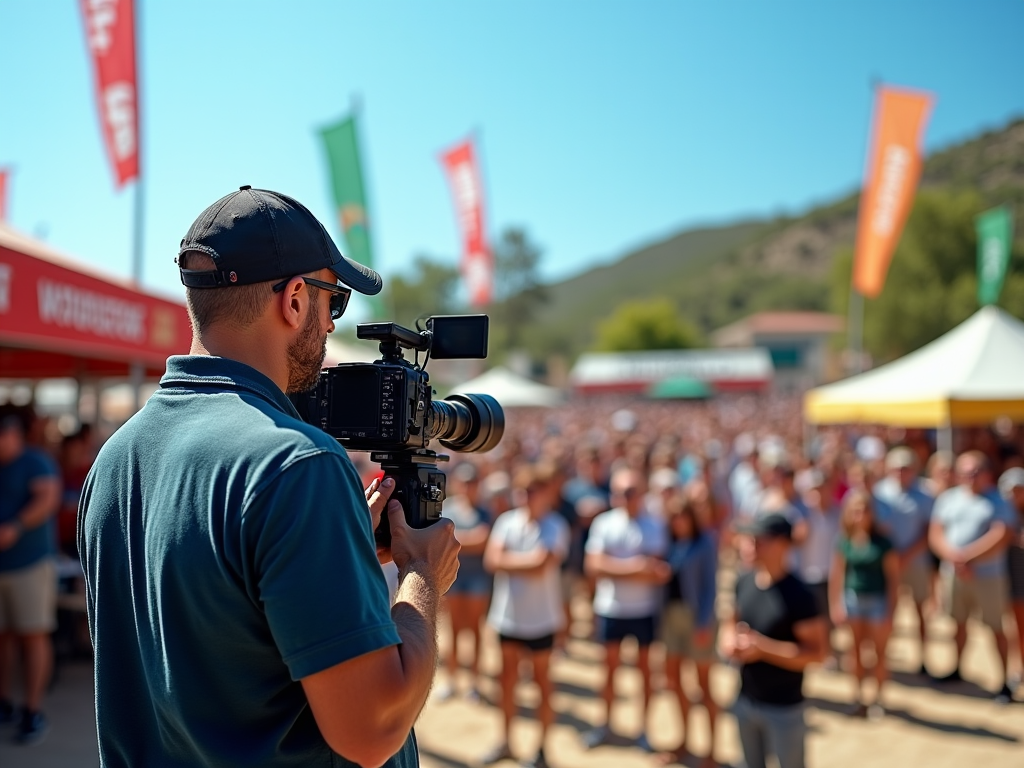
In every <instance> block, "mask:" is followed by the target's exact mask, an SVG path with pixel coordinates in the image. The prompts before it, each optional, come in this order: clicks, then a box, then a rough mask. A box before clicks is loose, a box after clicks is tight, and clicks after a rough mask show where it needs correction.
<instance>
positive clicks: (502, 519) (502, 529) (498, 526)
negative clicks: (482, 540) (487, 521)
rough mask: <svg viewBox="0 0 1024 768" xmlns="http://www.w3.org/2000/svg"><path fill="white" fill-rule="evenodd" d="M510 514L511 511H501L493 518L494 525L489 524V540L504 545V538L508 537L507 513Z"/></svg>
mask: <svg viewBox="0 0 1024 768" xmlns="http://www.w3.org/2000/svg"><path fill="white" fill-rule="evenodd" d="M511 514H512V512H511V511H510V512H502V513H501V514H500V515H498V519H497V520H495V521H494V525H492V526H491V533H490V535H489V537H488V539H489V540H490V541H494V542H497V543H498V544H501V545H502V546H504V545H505V539H506V538H508V525H509V520H510V519H511V518H509V515H511Z"/></svg>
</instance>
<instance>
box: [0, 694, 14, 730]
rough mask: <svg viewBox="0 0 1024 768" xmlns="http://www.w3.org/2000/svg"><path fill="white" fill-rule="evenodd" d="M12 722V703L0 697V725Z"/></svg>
mask: <svg viewBox="0 0 1024 768" xmlns="http://www.w3.org/2000/svg"><path fill="white" fill-rule="evenodd" d="M13 722H14V705H13V704H11V702H9V701H7V699H0V725H7V723H13Z"/></svg>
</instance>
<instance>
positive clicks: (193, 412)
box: [78, 356, 418, 767]
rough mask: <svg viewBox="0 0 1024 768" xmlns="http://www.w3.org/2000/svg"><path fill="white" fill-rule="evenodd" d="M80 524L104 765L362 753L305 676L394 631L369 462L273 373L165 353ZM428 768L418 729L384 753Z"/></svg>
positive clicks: (239, 762)
mask: <svg viewBox="0 0 1024 768" xmlns="http://www.w3.org/2000/svg"><path fill="white" fill-rule="evenodd" d="M78 535H79V549H80V551H81V552H82V556H83V565H84V567H85V575H86V583H87V588H88V607H89V619H90V629H91V632H92V638H93V644H94V646H95V657H96V717H97V721H98V728H99V742H100V762H101V765H103V766H109V767H114V766H142V765H145V766H197V765H209V766H347V765H351V763H350V762H349V761H347V760H345V759H344V758H343V757H340V756H338V755H337V754H335V753H334V752H333V751H332V750H331V749H330V748H329V747H328V745H327V743H326V742H325V741H324V739H323V737H322V736H321V735H320V731H319V729H318V728H317V725H316V723H315V721H314V719H313V715H312V712H311V710H310V708H309V705H308V702H307V701H306V697H305V695H304V693H303V690H302V686H301V684H300V683H299V682H298V681H299V680H300V679H301V678H303V677H306V676H308V675H311V674H313V673H315V672H320V671H322V670H324V669H327V668H329V667H332V666H334V665H335V664H339V663H341V662H343V661H347V660H349V659H352V658H354V657H356V656H360V655H362V654H365V653H368V652H370V651H375V650H378V649H381V648H385V647H387V646H391V645H396V644H398V643H399V637H398V632H397V630H396V629H395V625H394V623H393V622H392V620H391V613H390V606H389V603H388V590H387V585H386V584H385V581H384V576H383V574H382V571H381V568H380V565H379V563H378V562H377V557H376V547H375V545H374V541H373V532H372V531H371V529H370V517H369V513H368V511H367V508H366V500H365V498H364V496H363V492H362V487H361V483H360V480H359V476H358V474H357V473H356V471H355V469H354V467H353V466H352V463H351V462H350V461H349V459H348V456H347V455H346V454H345V452H344V450H343V449H342V448H341V447H340V446H339V445H338V443H337V442H336V441H335V440H334V439H333V438H331V437H329V436H328V435H326V434H325V433H323V432H321V431H320V430H319V429H316V428H315V427H312V426H310V425H308V424H305V423H304V422H302V421H300V420H299V418H298V415H297V414H296V413H295V410H294V409H293V408H292V405H291V403H290V402H289V401H288V399H287V398H286V397H285V396H284V395H283V394H282V393H281V391H280V390H279V389H278V388H277V387H276V386H275V385H274V383H273V382H272V381H270V379H268V378H267V377H266V376H264V375H262V374H261V373H259V372H258V371H256V370H254V369H253V368H250V367H249V366H246V365H243V364H241V363H238V362H235V361H232V360H227V359H224V358H218V357H205V356H189V357H184V356H183V357H172V358H170V359H168V361H167V372H166V373H165V374H164V377H163V379H161V381H160V389H159V390H158V391H157V392H156V393H155V394H154V395H153V397H152V398H150V400H149V401H148V402H147V403H146V406H145V407H144V408H143V409H142V410H141V411H140V412H139V413H138V414H136V415H135V416H134V417H132V418H131V419H130V420H129V421H128V422H127V423H126V424H125V425H124V426H123V427H122V428H121V429H119V430H118V431H117V432H116V433H115V434H114V435H113V437H111V438H110V440H109V441H108V442H107V443H106V445H104V446H103V449H102V450H101V451H100V453H99V456H98V458H97V460H96V463H95V465H94V466H93V468H92V471H91V472H90V473H89V477H88V479H87V480H86V483H85V488H84V489H83V492H82V500H81V504H80V506H79V534H78ZM352 693H353V695H358V692H355V691H353V692H352ZM417 764H418V761H417V756H416V745H415V739H414V737H413V736H412V734H410V736H409V739H408V740H407V741H406V743H405V746H404V747H403V748H402V751H401V752H400V753H399V754H398V755H396V756H395V757H393V758H392V759H391V760H390V761H389V762H388V765H390V766H414V765H417Z"/></svg>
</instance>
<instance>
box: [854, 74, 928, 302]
mask: <svg viewBox="0 0 1024 768" xmlns="http://www.w3.org/2000/svg"><path fill="white" fill-rule="evenodd" d="M932 102H933V98H932V95H931V94H929V93H923V92H920V91H906V90H902V89H894V88H879V89H878V95H877V97H876V100H875V118H874V126H873V130H872V138H871V154H870V155H869V156H868V166H867V175H866V178H865V180H864V189H863V190H862V191H861V198H860V213H859V215H858V221H857V250H856V254H855V256H854V260H853V287H854V288H856V290H857V292H858V293H860V294H861V295H862V296H866V297H868V298H874V297H875V296H877V295H878V294H879V293H881V292H882V287H883V286H884V285H885V276H886V273H888V271H889V262H890V261H891V260H892V254H893V251H895V250H896V244H897V243H898V242H899V239H900V234H901V233H902V232H903V224H904V223H905V222H906V220H907V215H908V214H909V213H910V207H911V205H912V203H913V202H914V192H915V191H916V189H917V181H918V179H919V178H920V176H921V167H922V165H923V159H922V156H921V154H922V153H921V139H922V136H923V135H924V127H925V123H926V122H927V120H928V114H929V113H930V112H931V108H932Z"/></svg>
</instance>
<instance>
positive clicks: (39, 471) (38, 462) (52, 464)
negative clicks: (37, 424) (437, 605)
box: [19, 445, 58, 477]
mask: <svg viewBox="0 0 1024 768" xmlns="http://www.w3.org/2000/svg"><path fill="white" fill-rule="evenodd" d="M19 461H21V462H23V463H24V465H25V468H26V469H28V471H29V472H30V473H31V474H32V476H33V477H41V476H47V475H49V476H54V477H55V476H56V475H57V474H58V471H57V462H56V461H54V460H53V457H52V456H50V454H48V453H47V452H46V451H44V450H42V449H41V448H36V447H35V446H31V445H30V446H28V447H26V448H25V450H24V452H23V453H22V454H21V457H20V459H19Z"/></svg>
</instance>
